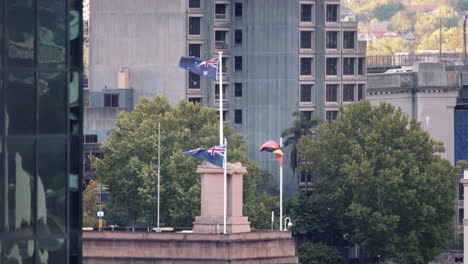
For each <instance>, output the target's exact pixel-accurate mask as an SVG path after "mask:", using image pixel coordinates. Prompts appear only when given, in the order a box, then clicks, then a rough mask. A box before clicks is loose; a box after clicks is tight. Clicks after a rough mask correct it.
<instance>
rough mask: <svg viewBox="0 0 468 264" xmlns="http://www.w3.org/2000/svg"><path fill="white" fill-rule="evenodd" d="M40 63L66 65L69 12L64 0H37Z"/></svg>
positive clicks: (38, 54) (38, 58) (57, 65)
mask: <svg viewBox="0 0 468 264" xmlns="http://www.w3.org/2000/svg"><path fill="white" fill-rule="evenodd" d="M37 8H38V16H37V18H38V29H39V30H38V37H37V38H38V47H39V49H38V51H37V60H38V64H40V65H47V66H52V67H65V60H66V52H65V51H66V45H67V41H66V37H67V36H66V27H67V23H66V21H67V17H66V15H67V13H66V11H65V1H63V0H37Z"/></svg>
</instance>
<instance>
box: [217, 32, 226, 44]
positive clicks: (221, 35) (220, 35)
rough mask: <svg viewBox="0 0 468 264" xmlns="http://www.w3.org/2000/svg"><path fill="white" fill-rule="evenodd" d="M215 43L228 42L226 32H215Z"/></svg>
mask: <svg viewBox="0 0 468 264" xmlns="http://www.w3.org/2000/svg"><path fill="white" fill-rule="evenodd" d="M215 41H226V31H219V30H218V31H215Z"/></svg>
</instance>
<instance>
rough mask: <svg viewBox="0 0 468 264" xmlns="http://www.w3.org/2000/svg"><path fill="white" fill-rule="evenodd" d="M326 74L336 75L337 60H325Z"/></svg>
mask: <svg viewBox="0 0 468 264" xmlns="http://www.w3.org/2000/svg"><path fill="white" fill-rule="evenodd" d="M326 64H327V65H326V74H327V75H338V58H327V61H326Z"/></svg>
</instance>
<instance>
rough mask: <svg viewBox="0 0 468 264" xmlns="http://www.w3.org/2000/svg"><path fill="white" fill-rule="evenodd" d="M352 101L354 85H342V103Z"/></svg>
mask: <svg viewBox="0 0 468 264" xmlns="http://www.w3.org/2000/svg"><path fill="white" fill-rule="evenodd" d="M352 101H354V84H343V102H352Z"/></svg>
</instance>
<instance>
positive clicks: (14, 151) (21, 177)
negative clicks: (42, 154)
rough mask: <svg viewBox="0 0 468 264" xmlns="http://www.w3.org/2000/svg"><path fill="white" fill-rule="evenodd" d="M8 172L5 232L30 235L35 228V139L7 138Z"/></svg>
mask: <svg viewBox="0 0 468 264" xmlns="http://www.w3.org/2000/svg"><path fill="white" fill-rule="evenodd" d="M5 155H8V156H7V162H8V164H7V165H8V167H7V168H8V171H7V178H8V179H7V182H6V183H7V186H8V190H7V196H6V198H7V199H8V201H7V202H6V203H5V204H7V205H8V208H7V210H6V214H7V217H6V219H5V220H6V221H7V223H5V228H6V230H7V233H11V232H21V234H23V235H26V234H31V235H32V234H33V228H34V220H33V216H34V206H35V200H36V199H34V196H33V194H34V172H35V166H34V165H35V160H34V139H33V138H24V137H23V138H9V139H8V140H7V145H6V153H5Z"/></svg>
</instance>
